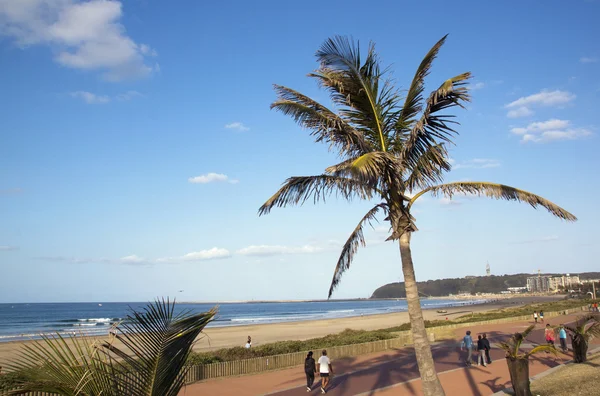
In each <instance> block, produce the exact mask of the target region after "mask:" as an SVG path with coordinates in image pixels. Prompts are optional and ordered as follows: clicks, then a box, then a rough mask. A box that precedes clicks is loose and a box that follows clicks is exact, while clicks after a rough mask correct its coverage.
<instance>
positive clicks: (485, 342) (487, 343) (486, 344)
mask: <svg viewBox="0 0 600 396" xmlns="http://www.w3.org/2000/svg"><path fill="white" fill-rule="evenodd" d="M483 346H484V347H485V360H486V362H487V364H491V363H492V359H491V358H490V349H491V348H492V347H491V345H490V340H488V339H487V334H485V333H483Z"/></svg>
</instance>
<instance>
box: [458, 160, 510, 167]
mask: <svg viewBox="0 0 600 396" xmlns="http://www.w3.org/2000/svg"><path fill="white" fill-rule="evenodd" d="M500 165H501V164H500V161H498V160H496V159H490V158H473V159H472V160H467V161H462V162H456V161H454V163H453V164H452V169H485V168H497V167H499V166H500Z"/></svg>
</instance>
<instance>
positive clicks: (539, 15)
mask: <svg viewBox="0 0 600 396" xmlns="http://www.w3.org/2000/svg"><path fill="white" fill-rule="evenodd" d="M364 4H365V3H364V2H357V1H344V2H338V1H331V2H313V1H305V2H300V3H293V4H291V3H290V4H287V3H286V2H274V1H263V2H254V3H252V2H241V1H239V2H238V1H227V2H219V3H218V4H217V3H211V4H209V3H207V2H192V1H187V2H177V4H173V3H172V2H151V1H144V0H131V1H128V2H124V3H121V2H117V1H99V0H95V1H75V0H27V1H22V0H0V70H1V73H0V87H1V89H0V108H2V115H1V117H0V271H1V274H2V276H1V277H0V285H1V287H0V302H18V301H28V302H29V301H139V300H148V299H152V298H154V297H156V296H166V295H170V296H177V297H178V298H179V299H183V300H188V301H189V300H203V301H206V300H249V299H304V298H325V297H326V295H327V289H328V286H329V282H330V279H331V276H332V273H333V268H334V265H335V262H336V259H337V256H338V254H339V250H340V246H341V245H342V243H343V242H344V241H345V239H346V238H347V237H348V235H349V233H350V232H351V231H352V230H353V228H354V227H355V226H356V223H357V222H358V220H359V219H360V218H361V217H362V215H363V214H364V212H366V211H367V210H368V208H370V206H371V205H370V204H369V203H364V202H363V203H361V202H352V203H346V202H343V201H337V200H336V199H335V198H333V199H330V200H329V201H328V203H327V204H325V205H323V204H319V205H317V206H314V205H312V204H310V203H307V204H306V205H305V206H303V207H297V208H286V209H280V210H274V211H273V212H272V213H271V214H270V215H268V216H266V217H258V215H257V209H258V208H259V206H260V205H261V204H262V203H263V202H264V201H265V200H266V199H267V198H269V197H270V196H271V195H272V194H273V193H274V192H275V191H276V190H277V189H278V188H279V186H280V185H281V183H282V182H283V181H284V180H285V179H286V178H287V177H289V176H292V175H311V174H318V173H320V172H322V171H323V169H324V168H325V167H326V166H328V165H331V164H332V163H334V161H335V160H336V157H335V155H333V154H332V153H328V151H327V147H326V146H324V145H319V144H315V143H314V142H313V140H312V138H311V137H310V136H309V134H308V131H305V130H301V129H300V128H299V127H298V126H296V125H295V124H294V122H293V121H292V120H291V119H288V118H286V117H285V116H283V115H281V114H279V113H275V112H272V111H270V110H269V104H270V103H271V102H272V101H273V100H274V99H275V95H274V93H273V91H272V84H274V83H277V84H282V85H286V86H289V87H292V88H294V89H297V90H299V91H301V92H304V93H306V94H308V95H310V96H312V97H314V98H315V99H317V100H320V101H323V102H324V103H328V100H327V97H326V95H325V93H324V92H323V91H320V90H319V89H318V88H317V87H316V85H315V84H314V82H313V81H311V80H310V79H308V78H307V77H306V74H307V73H309V72H310V71H312V70H314V69H315V68H316V67H317V64H316V62H315V58H314V53H315V51H316V50H317V49H318V47H319V45H320V44H321V43H322V42H323V41H324V40H325V39H326V38H328V37H330V36H332V35H335V34H342V35H352V36H353V37H354V38H356V39H359V40H361V43H362V44H363V45H366V44H367V43H368V41H369V40H372V41H374V42H375V43H376V45H377V49H378V51H379V53H380V55H381V58H382V60H383V62H384V64H385V65H391V66H392V70H393V72H394V77H395V78H396V79H397V80H398V84H399V85H400V86H402V87H406V86H407V85H408V84H409V82H410V80H411V79H412V75H413V73H414V70H415V69H416V67H417V65H418V63H419V62H420V60H421V58H422V56H423V55H424V54H425V52H426V51H427V50H428V49H429V48H430V47H431V46H432V45H433V44H434V43H435V42H436V41H437V40H438V39H439V38H441V37H442V36H443V35H444V34H446V33H449V34H450V35H449V38H448V41H447V44H446V45H445V46H444V48H443V50H442V51H441V54H440V56H439V58H438V60H437V61H436V63H435V64H434V68H433V71H432V73H431V75H430V76H429V80H428V84H429V85H428V87H429V88H431V89H433V88H435V87H436V86H438V85H439V84H440V83H441V82H442V81H444V80H445V79H447V78H449V77H451V76H454V75H456V74H459V73H461V72H464V71H471V72H472V73H473V74H474V76H475V77H474V79H473V82H472V89H473V91H472V103H470V104H469V106H468V109H467V110H466V111H457V115H458V116H459V120H460V122H461V126H460V127H459V131H460V136H459V137H458V138H457V139H456V144H457V145H456V147H453V148H452V149H451V156H452V158H453V160H454V169H453V170H452V171H451V172H450V173H449V174H448V176H447V180H448V181H455V180H467V179H468V180H487V181H495V182H500V183H505V184H509V185H512V186H515V187H519V188H523V189H526V190H528V191H532V192H534V193H537V194H540V195H542V196H544V197H546V198H548V199H550V200H552V201H553V202H555V203H557V204H559V205H561V206H563V207H564V208H566V209H568V210H569V211H571V212H572V213H574V214H575V215H576V216H578V217H579V219H580V220H579V221H578V222H576V223H565V222H562V221H560V220H558V219H555V218H553V217H551V216H550V215H549V214H548V213H547V212H545V210H537V211H536V210H533V209H531V208H530V207H528V206H526V205H522V204H521V205H519V204H516V203H507V202H498V201H490V200H487V199H484V198H480V199H474V198H458V199H454V200H452V201H449V200H446V199H440V198H435V197H425V198H424V199H423V200H422V201H421V202H419V203H418V204H417V205H416V209H417V211H416V214H415V216H416V218H417V224H418V226H419V228H420V229H421V231H419V232H418V233H416V234H415V235H414V237H413V254H414V261H415V266H416V271H417V278H418V279H420V280H426V279H436V278H445V277H460V276H465V275H482V274H484V273H485V263H486V261H489V263H490V265H491V268H492V272H493V273H494V274H504V273H515V272H534V271H536V270H537V269H538V268H539V269H541V270H542V271H546V272H550V271H552V272H573V273H577V272H583V271H593V270H598V259H597V257H598V256H599V254H600V249H599V248H598V244H597V243H596V239H597V236H598V231H597V224H598V223H599V222H600V215H599V214H598V210H597V208H596V205H595V204H594V202H595V197H596V196H598V194H599V193H600V187H599V186H598V183H597V181H598V175H597V172H598V169H600V166H599V165H600V160H599V159H598V156H597V152H598V148H599V145H598V132H599V131H598V127H600V120H599V119H598V116H597V102H598V99H599V98H600V46H599V45H598V42H597V40H596V39H595V38H597V37H600V26H599V25H598V24H597V20H596V18H597V15H600V2H598V1H583V0H582V1H579V0H577V1H570V2H564V1H531V2H519V3H517V2H515V3H512V5H507V4H506V3H502V2H494V3H492V2H459V3H455V2H453V3H452V4H449V2H445V1H435V2H431V4H430V5H427V6H424V5H422V4H421V5H419V4H417V3H416V2H413V3H408V2H402V3H401V4H400V2H392V1H389V2H386V1H383V2H380V3H377V5H376V6H375V5H374V6H372V7H370V8H369V9H365V8H364ZM385 231H386V229H385V227H382V226H381V225H380V226H376V227H375V229H374V230H371V229H369V230H368V231H367V235H366V237H367V240H368V243H369V246H368V247H367V248H365V249H363V250H361V251H360V252H359V253H358V255H357V257H356V260H355V262H354V263H353V265H352V268H351V270H350V271H349V272H348V273H347V274H346V275H345V277H344V279H343V281H342V284H341V286H340V287H339V289H338V291H337V292H336V293H335V295H334V297H336V298H345V297H368V296H370V294H371V293H372V291H373V290H374V289H375V288H376V287H378V286H380V285H383V284H385V283H388V282H392V281H398V280H401V279H402V273H401V267H400V259H399V252H398V247H397V245H395V244H393V243H383V240H384V239H385V237H386V232H385ZM179 290H184V291H183V292H181V293H179V292H178V291H179Z"/></svg>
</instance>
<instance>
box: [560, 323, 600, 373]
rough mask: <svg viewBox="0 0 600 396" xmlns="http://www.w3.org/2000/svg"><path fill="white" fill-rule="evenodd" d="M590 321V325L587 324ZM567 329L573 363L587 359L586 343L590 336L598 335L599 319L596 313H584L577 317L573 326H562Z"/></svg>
mask: <svg viewBox="0 0 600 396" xmlns="http://www.w3.org/2000/svg"><path fill="white" fill-rule="evenodd" d="M590 322H591V325H590V326H588V324H589V323H590ZM563 327H564V328H565V329H566V330H567V331H569V333H571V334H570V336H571V344H572V345H573V360H574V361H575V363H584V362H586V361H587V351H588V345H589V342H590V340H591V339H592V338H594V337H600V320H599V317H598V315H585V316H581V317H580V318H579V319H577V323H576V324H575V326H563Z"/></svg>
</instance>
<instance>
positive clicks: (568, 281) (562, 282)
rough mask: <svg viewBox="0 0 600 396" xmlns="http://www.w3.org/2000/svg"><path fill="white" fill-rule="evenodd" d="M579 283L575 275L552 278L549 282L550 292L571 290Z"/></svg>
mask: <svg viewBox="0 0 600 396" xmlns="http://www.w3.org/2000/svg"><path fill="white" fill-rule="evenodd" d="M579 283H580V281H579V276H577V275H570V274H567V275H563V276H554V277H552V279H551V280H550V290H558V289H559V288H561V287H562V288H566V289H571V288H572V287H573V286H575V285H578V284H579Z"/></svg>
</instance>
